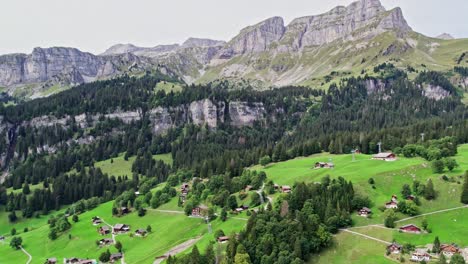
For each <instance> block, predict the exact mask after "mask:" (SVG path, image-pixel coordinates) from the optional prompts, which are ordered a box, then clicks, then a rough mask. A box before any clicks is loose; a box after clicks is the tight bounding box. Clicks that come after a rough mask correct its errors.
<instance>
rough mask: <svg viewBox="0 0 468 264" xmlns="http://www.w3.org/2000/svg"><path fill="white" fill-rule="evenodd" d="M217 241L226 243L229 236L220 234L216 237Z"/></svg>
mask: <svg viewBox="0 0 468 264" xmlns="http://www.w3.org/2000/svg"><path fill="white" fill-rule="evenodd" d="M217 241H218V243H226V242H228V241H229V237H228V236H220V237H218V239H217Z"/></svg>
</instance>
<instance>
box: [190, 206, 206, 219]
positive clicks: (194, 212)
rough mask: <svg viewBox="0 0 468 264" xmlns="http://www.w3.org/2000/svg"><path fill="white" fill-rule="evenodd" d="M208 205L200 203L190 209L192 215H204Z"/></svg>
mask: <svg viewBox="0 0 468 264" xmlns="http://www.w3.org/2000/svg"><path fill="white" fill-rule="evenodd" d="M207 212H208V207H206V206H203V205H200V206H198V207H195V208H193V209H192V216H196V217H200V216H204V215H206V213H207Z"/></svg>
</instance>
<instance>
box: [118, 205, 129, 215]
mask: <svg viewBox="0 0 468 264" xmlns="http://www.w3.org/2000/svg"><path fill="white" fill-rule="evenodd" d="M130 212H131V211H130V208H128V207H121V208H120V214H121V215H125V214H128V213H130Z"/></svg>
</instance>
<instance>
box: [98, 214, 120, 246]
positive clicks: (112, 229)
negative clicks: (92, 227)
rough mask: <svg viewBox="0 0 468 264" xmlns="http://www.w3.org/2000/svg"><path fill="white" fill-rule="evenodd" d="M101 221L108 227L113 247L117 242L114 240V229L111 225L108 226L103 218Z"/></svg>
mask: <svg viewBox="0 0 468 264" xmlns="http://www.w3.org/2000/svg"><path fill="white" fill-rule="evenodd" d="M101 220H102V222H103V223H104V224H105V225H107V226H109V227H110V229H111V235H112V241H113V244H114V245H115V243H117V241H116V240H115V234H114V227H113V226H112V225H110V224H109V223H107V222H106V221H105V220H104V219H103V218H101Z"/></svg>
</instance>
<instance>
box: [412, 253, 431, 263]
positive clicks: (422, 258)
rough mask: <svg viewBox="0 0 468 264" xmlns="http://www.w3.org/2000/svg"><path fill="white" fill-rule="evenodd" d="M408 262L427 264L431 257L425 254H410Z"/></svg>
mask: <svg viewBox="0 0 468 264" xmlns="http://www.w3.org/2000/svg"><path fill="white" fill-rule="evenodd" d="M410 260H411V261H414V262H422V261H425V262H429V261H430V260H431V255H429V254H428V253H427V252H413V254H411V258H410Z"/></svg>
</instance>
